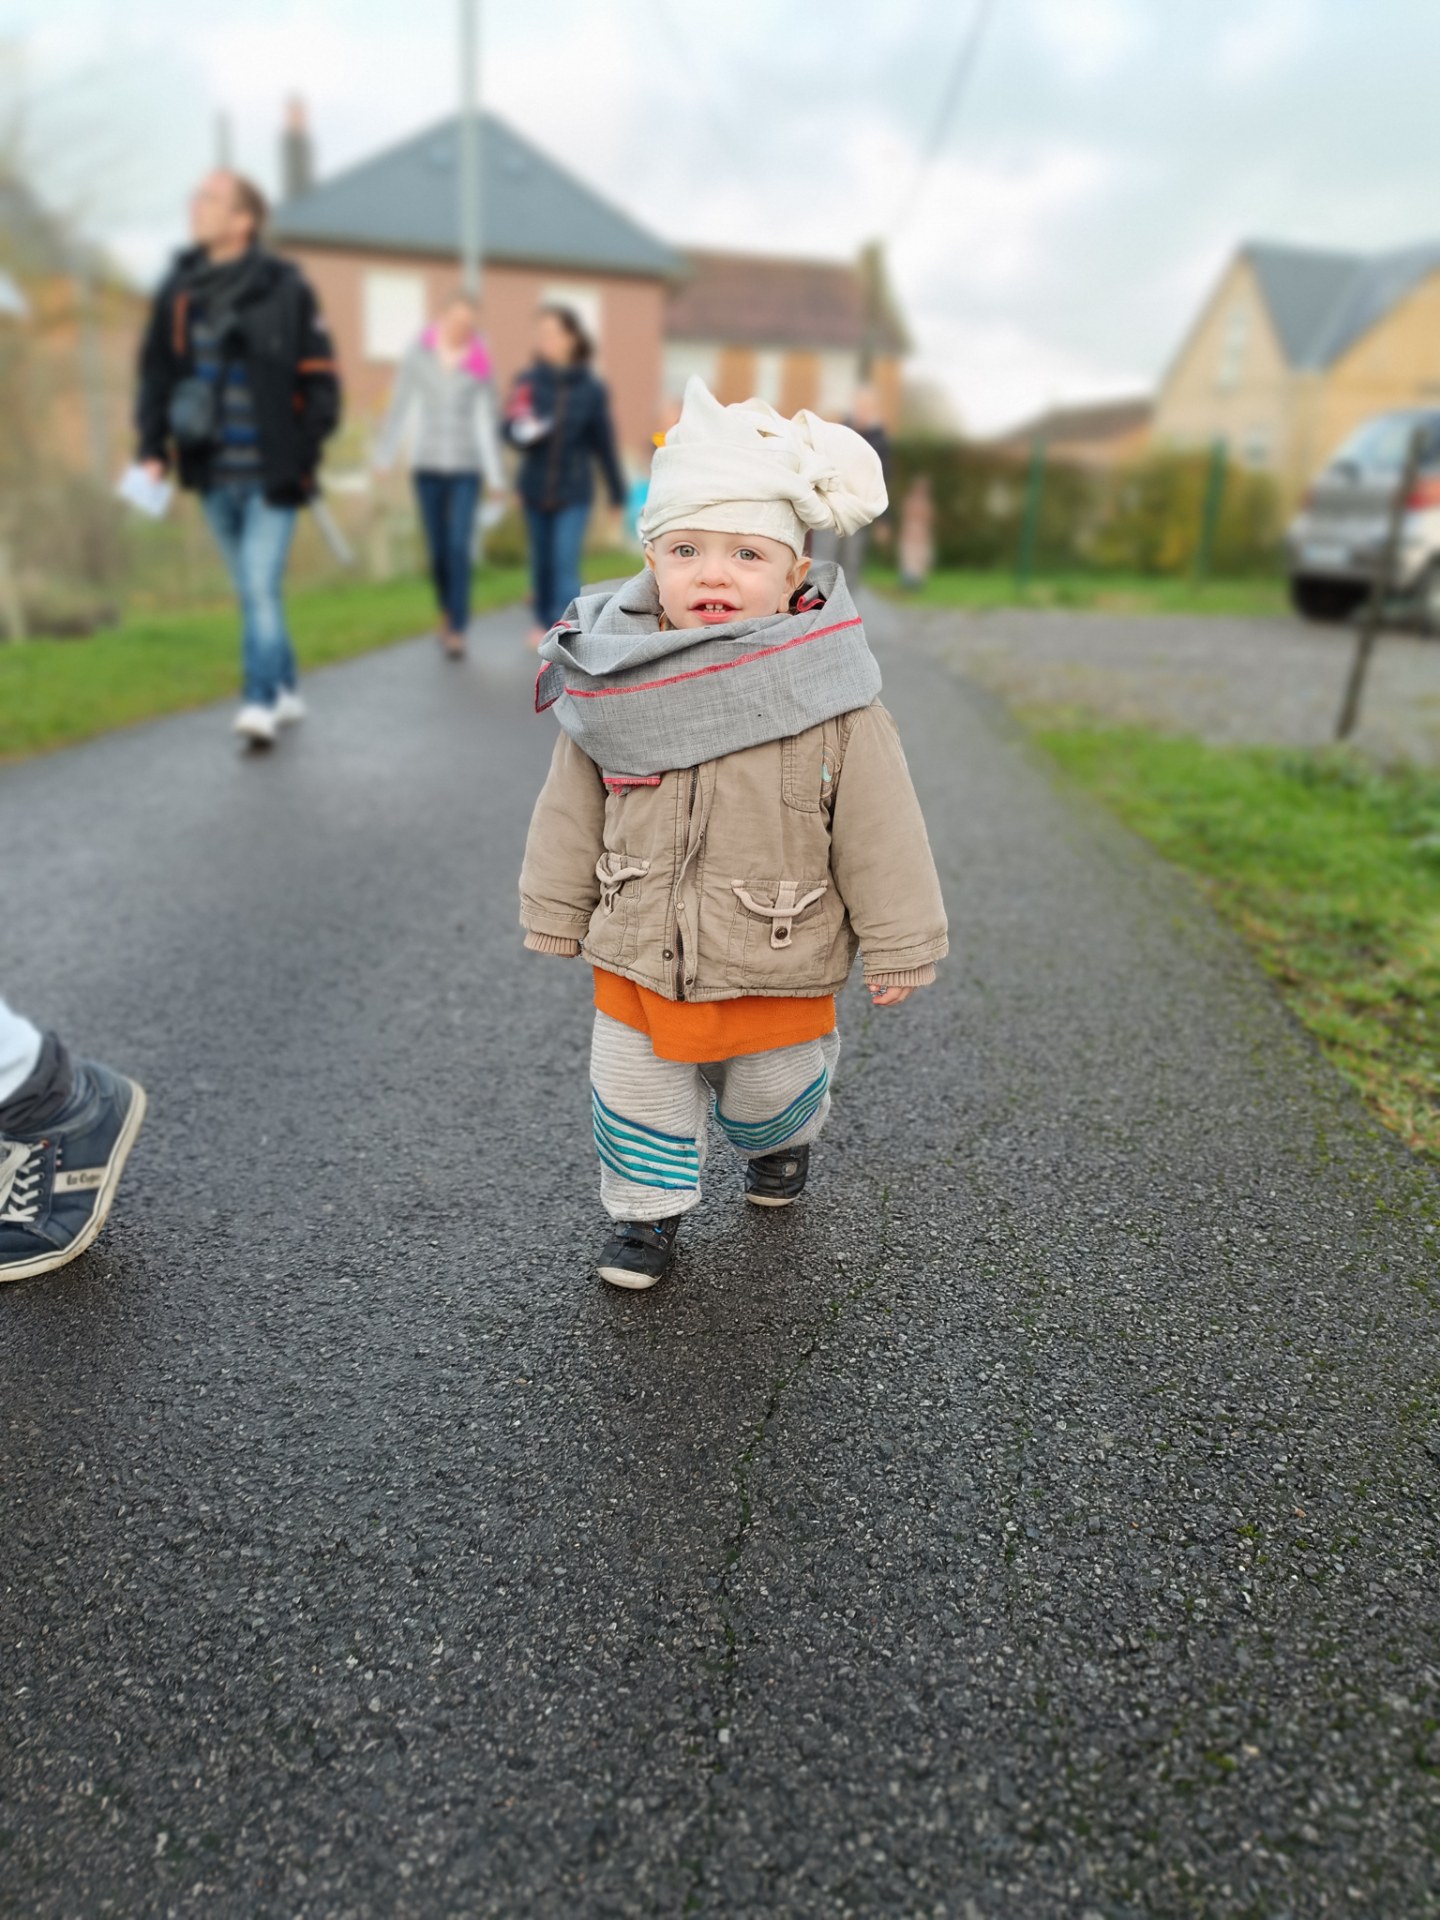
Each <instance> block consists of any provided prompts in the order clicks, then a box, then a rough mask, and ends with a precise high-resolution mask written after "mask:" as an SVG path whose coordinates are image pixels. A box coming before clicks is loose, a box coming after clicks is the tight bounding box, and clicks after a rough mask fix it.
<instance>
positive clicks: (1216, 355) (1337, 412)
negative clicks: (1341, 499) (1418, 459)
mask: <svg viewBox="0 0 1440 1920" xmlns="http://www.w3.org/2000/svg"><path fill="white" fill-rule="evenodd" d="M1437 401H1440V244H1435V243H1431V244H1427V245H1421V246H1415V247H1406V248H1402V249H1400V250H1398V251H1395V252H1390V253H1382V254H1368V255H1367V254H1354V253H1338V252H1332V251H1329V250H1326V249H1321V248H1314V247H1292V246H1279V245H1274V244H1271V243H1264V242H1249V243H1247V244H1246V245H1245V246H1243V247H1241V248H1240V250H1239V251H1238V252H1237V253H1236V255H1235V257H1234V259H1233V260H1232V261H1231V262H1230V264H1229V266H1228V267H1227V268H1226V269H1225V272H1224V273H1223V274H1222V275H1221V277H1220V280H1219V283H1218V284H1217V286H1216V287H1215V288H1214V290H1213V291H1212V293H1211V295H1210V297H1209V299H1208V300H1207V301H1206V302H1205V305H1204V306H1203V307H1202V308H1201V310H1200V313H1199V314H1198V315H1197V316H1196V319H1195V321H1194V323H1193V324H1192V326H1191V328H1190V330H1189V332H1188V333H1187V334H1186V336H1185V339H1184V340H1183V341H1182V343H1181V345H1180V348H1179V350H1178V352H1177V353H1176V355H1175V358H1174V360H1173V361H1172V362H1171V365H1170V367H1169V370H1168V371H1167V373H1166V375H1165V377H1164V380H1163V381H1162V383H1161V386H1160V391H1159V394H1158V395H1157V399H1156V408H1155V425H1154V433H1155V438H1156V439H1157V440H1162V441H1168V442H1170V443H1171V444H1175V445H1187V444H1188V445H1194V444H1199V443H1207V442H1211V441H1214V440H1217V439H1220V440H1224V441H1225V442H1226V443H1227V444H1228V446H1229V447H1230V450H1231V452H1232V454H1233V455H1234V456H1235V457H1236V458H1237V459H1238V460H1240V461H1241V462H1242V463H1243V464H1245V465H1247V466H1250V467H1253V468H1257V469H1261V470H1265V471H1269V472H1271V473H1273V474H1274V475H1275V477H1276V480H1277V481H1278V483H1279V485H1280V487H1281V490H1282V492H1283V493H1284V494H1285V495H1286V497H1287V498H1294V497H1295V496H1296V495H1297V494H1299V493H1300V492H1301V491H1302V490H1303V488H1304V487H1305V486H1306V485H1307V483H1308V482H1309V481H1310V480H1311V479H1312V478H1313V477H1314V475H1315V474H1316V473H1317V472H1318V471H1319V469H1320V468H1321V467H1323V466H1324V464H1325V462H1326V461H1327V460H1328V459H1329V458H1330V456H1331V455H1332V454H1333V453H1334V451H1335V449H1336V448H1337V447H1338V446H1339V444H1340V443H1341V441H1342V440H1344V439H1345V438H1346V437H1347V436H1348V435H1349V434H1350V433H1351V432H1352V431H1353V430H1354V428H1356V427H1357V426H1359V425H1360V423H1361V422H1362V421H1363V420H1365V419H1366V418H1368V416H1369V415H1371V414H1373V413H1380V412H1383V411H1385V410H1386V409H1387V408H1392V407H1406V406H1415V405H1419V404H1425V405H1434V404H1435V403H1436V402H1437Z"/></svg>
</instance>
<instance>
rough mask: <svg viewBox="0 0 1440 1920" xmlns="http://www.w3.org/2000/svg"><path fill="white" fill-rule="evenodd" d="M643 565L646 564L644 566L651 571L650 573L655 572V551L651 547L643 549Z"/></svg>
mask: <svg viewBox="0 0 1440 1920" xmlns="http://www.w3.org/2000/svg"><path fill="white" fill-rule="evenodd" d="M645 564H646V566H647V567H649V569H650V571H651V573H654V571H655V549H654V548H653V547H646V549H645Z"/></svg>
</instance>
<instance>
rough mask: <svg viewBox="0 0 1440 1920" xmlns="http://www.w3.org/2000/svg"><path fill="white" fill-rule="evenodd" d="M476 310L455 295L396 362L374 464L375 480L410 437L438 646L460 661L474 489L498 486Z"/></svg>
mask: <svg viewBox="0 0 1440 1920" xmlns="http://www.w3.org/2000/svg"><path fill="white" fill-rule="evenodd" d="M475 323H476V311H475V302H474V301H473V300H472V299H471V298H470V296H469V295H468V294H467V293H464V292H457V293H454V294H452V295H451V297H450V299H449V300H448V301H447V302H446V303H445V306H444V307H443V308H442V309H441V312H440V315H439V318H438V319H437V320H436V321H435V323H434V325H433V326H430V327H427V328H426V329H425V331H424V333H422V334H421V336H420V338H419V339H418V340H417V341H416V342H415V344H414V345H413V346H412V347H411V348H410V350H409V351H408V353H407V354H406V355H405V358H404V359H403V360H402V361H401V363H400V371H399V374H398V375H397V377H396V381H395V391H394V394H393V396H392V398H391V401H390V411H389V413H388V414H387V415H386V419H385V424H384V426H383V427H382V428H381V430H380V439H379V442H378V444H377V447H376V452H375V464H376V466H377V468H378V469H379V470H380V471H381V472H382V473H383V472H384V471H385V470H386V469H387V468H388V467H390V466H392V465H393V464H394V461H395V458H396V456H397V454H398V453H399V452H400V450H401V448H402V446H403V445H405V443H406V441H407V438H408V437H409V436H410V435H411V434H412V433H413V436H414V438H413V450H412V452H411V455H410V460H411V477H412V479H413V481H414V485H415V498H416V501H417V503H418V505H419V509H420V521H421V525H422V526H423V527H424V529H425V545H426V549H427V551H428V553H429V556H430V576H431V578H432V579H433V581H434V582H435V599H436V602H437V604H438V606H439V609H440V620H441V628H440V641H441V644H442V646H443V647H444V649H445V652H446V653H447V654H448V656H449V657H450V658H451V659H452V660H461V659H463V658H464V657H465V636H466V634H467V633H468V632H469V629H470V580H471V570H472V563H473V558H474V551H475V548H474V539H475V517H476V513H477V511H478V509H479V505H480V494H481V489H482V487H483V486H484V485H486V484H487V483H488V484H489V486H490V487H491V489H492V490H496V491H498V490H499V489H501V488H502V487H503V486H504V484H505V473H504V463H503V460H502V457H501V452H500V441H499V437H498V434H497V431H496V408H495V383H494V378H493V371H492V367H491V362H490V353H489V349H488V348H487V347H486V345H485V342H484V341H483V340H482V339H481V337H480V335H479V333H478V332H477V331H476V324H475Z"/></svg>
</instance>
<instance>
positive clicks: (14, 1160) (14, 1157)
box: [0, 1139, 45, 1226]
mask: <svg viewBox="0 0 1440 1920" xmlns="http://www.w3.org/2000/svg"><path fill="white" fill-rule="evenodd" d="M44 1151H45V1142H44V1141H43V1140H37V1141H32V1142H26V1141H24V1140H5V1139H0V1223H5V1224H8V1225H10V1226H28V1225H29V1224H30V1223H31V1222H32V1221H33V1220H34V1219H35V1216H36V1215H37V1214H38V1213H39V1211H40V1195H41V1175H42V1172H43V1155H44Z"/></svg>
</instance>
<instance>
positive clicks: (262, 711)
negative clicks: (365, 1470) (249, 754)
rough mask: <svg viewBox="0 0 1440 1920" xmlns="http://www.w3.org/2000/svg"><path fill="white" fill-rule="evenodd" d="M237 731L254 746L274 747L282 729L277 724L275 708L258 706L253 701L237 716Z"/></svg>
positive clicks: (242, 708)
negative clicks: (277, 735)
mask: <svg viewBox="0 0 1440 1920" xmlns="http://www.w3.org/2000/svg"><path fill="white" fill-rule="evenodd" d="M235 731H236V733H238V734H239V735H240V737H241V738H242V739H243V740H248V741H249V742H250V744H251V745H252V746H256V747H273V746H274V744H275V736H276V734H277V733H278V732H279V731H280V729H279V728H278V727H277V726H276V724H275V709H274V707H260V706H256V705H255V703H254V702H253V701H252V702H251V703H250V704H249V705H247V706H243V707H241V709H240V711H239V713H237V714H236V716H235Z"/></svg>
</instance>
